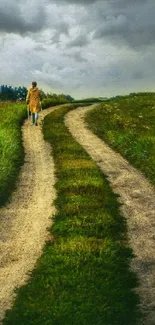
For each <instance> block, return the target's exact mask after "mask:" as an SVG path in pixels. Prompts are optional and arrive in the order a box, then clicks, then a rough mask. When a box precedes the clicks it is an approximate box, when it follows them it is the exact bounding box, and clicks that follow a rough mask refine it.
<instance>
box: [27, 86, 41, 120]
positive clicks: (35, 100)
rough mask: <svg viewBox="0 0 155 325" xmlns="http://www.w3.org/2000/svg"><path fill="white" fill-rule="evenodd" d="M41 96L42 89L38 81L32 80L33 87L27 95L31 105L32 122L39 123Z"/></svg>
mask: <svg viewBox="0 0 155 325" xmlns="http://www.w3.org/2000/svg"><path fill="white" fill-rule="evenodd" d="M40 101H41V97H40V90H39V89H38V87H37V82H36V81H33V82H32V87H31V88H30V89H29V90H28V94H27V96H26V103H27V104H28V105H29V110H30V112H31V117H32V124H33V125H36V126H37V125H38V117H39V112H40V110H41V103H40Z"/></svg>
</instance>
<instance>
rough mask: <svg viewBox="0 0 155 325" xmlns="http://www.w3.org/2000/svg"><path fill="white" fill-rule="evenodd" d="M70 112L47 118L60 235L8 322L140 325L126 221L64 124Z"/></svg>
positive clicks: (23, 290)
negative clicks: (54, 173) (55, 180)
mask: <svg viewBox="0 0 155 325" xmlns="http://www.w3.org/2000/svg"><path fill="white" fill-rule="evenodd" d="M68 110H69V107H63V108H61V109H59V110H56V111H55V112H52V113H51V114H50V115H48V116H47V117H46V118H45V123H44V136H45V139H46V140H48V141H49V142H50V143H51V144H52V148H53V150H52V154H53V155H54V160H55V165H56V170H57V175H56V176H57V184H56V188H57V194H58V198H57V200H56V206H57V211H58V212H57V215H56V216H55V219H54V225H53V227H52V228H51V229H50V231H51V232H52V236H53V238H54V239H53V240H52V241H49V242H48V243H47V244H46V246H45V248H44V251H43V255H42V257H41V258H40V259H39V260H38V262H37V265H36V269H35V270H34V271H33V272H32V275H31V278H30V281H29V283H28V284H27V285H25V286H24V287H22V288H20V289H19V290H18V298H17V299H16V302H15V304H14V307H13V309H12V310H10V311H8V312H7V315H6V318H5V320H4V323H3V324H4V325H17V324H18V325H27V324H29V325H32V324H33V325H34V324H35V325H62V324H63V325H71V324H75V325H79V324H80V325H124V324H125V325H129V324H132V325H133V324H134V325H135V324H136V319H137V317H139V311H138V303H139V298H138V296H137V295H136V294H135V292H134V288H135V287H136V286H137V279H136V276H135V274H133V273H132V272H131V271H130V268H129V265H130V261H131V258H132V251H131V249H130V248H128V247H126V245H125V237H126V224H125V220H124V219H123V218H122V216H121V215H120V213H119V206H118V203H117V201H116V198H117V197H116V195H115V194H113V193H112V191H111V188H110V187H109V185H108V182H107V180H106V179H105V178H104V177H103V175H102V174H101V172H100V171H99V169H98V168H97V167H96V165H95V163H94V162H93V161H92V160H91V159H90V157H89V156H88V155H87V154H86V153H85V151H84V150H83V149H82V148H81V146H80V145H79V144H77V143H76V142H75V141H74V139H73V138H72V137H71V135H70V134H69V132H68V130H67V128H66V127H65V125H64V122H63V119H64V114H65V113H67V111H68Z"/></svg>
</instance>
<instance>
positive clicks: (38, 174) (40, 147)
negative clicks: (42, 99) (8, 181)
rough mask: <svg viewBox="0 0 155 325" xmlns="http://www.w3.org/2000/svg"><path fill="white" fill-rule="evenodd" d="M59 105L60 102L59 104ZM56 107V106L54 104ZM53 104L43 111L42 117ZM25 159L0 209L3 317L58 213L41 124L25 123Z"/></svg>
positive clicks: (0, 306) (0, 301) (0, 315)
mask: <svg viewBox="0 0 155 325" xmlns="http://www.w3.org/2000/svg"><path fill="white" fill-rule="evenodd" d="M59 107H60V106H59ZM54 109H57V107H55V108H54ZM54 109H53V108H50V109H47V110H45V111H43V112H41V113H40V118H39V119H40V121H41V120H43V118H44V117H45V115H47V114H48V113H50V112H51V111H52V110H54ZM22 133H23V144H24V149H25V163H24V166H23V167H22V169H21V172H20V178H19V183H18V186H17V189H16V190H15V192H14V193H13V195H12V197H11V200H10V203H8V204H7V205H5V206H4V207H3V208H1V209H0V288H1V290H0V321H1V320H2V319H3V318H4V316H5V312H6V310H7V309H9V308H11V306H12V303H13V301H14V299H15V293H14V289H15V288H18V287H20V286H22V285H23V284H24V283H25V282H26V281H27V280H28V272H30V271H32V270H33V268H34V266H35V263H36V261H37V259H38V257H39V256H40V255H41V253H42V249H43V246H44V244H45V241H46V239H47V240H48V236H49V233H48V230H47V228H48V227H50V226H51V224H52V219H51V218H52V215H54V214H55V207H54V200H55V198H56V192H55V189H54V184H55V170H54V163H53V158H52V157H51V147H50V145H49V144H48V143H47V142H45V141H44V139H43V134H42V130H41V125H39V126H34V125H31V122H30V120H29V121H28V120H26V121H25V123H24V125H23V127H22Z"/></svg>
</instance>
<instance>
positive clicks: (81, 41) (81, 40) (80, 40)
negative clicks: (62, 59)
mask: <svg viewBox="0 0 155 325" xmlns="http://www.w3.org/2000/svg"><path fill="white" fill-rule="evenodd" d="M87 44H89V40H88V38H87V36H86V35H78V36H77V37H76V38H75V39H73V40H72V41H70V42H69V43H68V47H83V46H85V45H87Z"/></svg>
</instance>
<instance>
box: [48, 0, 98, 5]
mask: <svg viewBox="0 0 155 325" xmlns="http://www.w3.org/2000/svg"><path fill="white" fill-rule="evenodd" d="M97 1H98V0H56V1H55V3H66V4H76V5H81V4H82V5H89V4H92V3H94V2H97ZM49 2H52V1H50V0H49Z"/></svg>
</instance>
